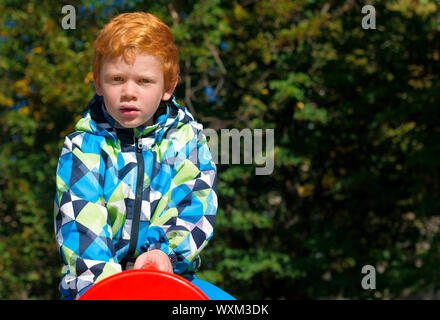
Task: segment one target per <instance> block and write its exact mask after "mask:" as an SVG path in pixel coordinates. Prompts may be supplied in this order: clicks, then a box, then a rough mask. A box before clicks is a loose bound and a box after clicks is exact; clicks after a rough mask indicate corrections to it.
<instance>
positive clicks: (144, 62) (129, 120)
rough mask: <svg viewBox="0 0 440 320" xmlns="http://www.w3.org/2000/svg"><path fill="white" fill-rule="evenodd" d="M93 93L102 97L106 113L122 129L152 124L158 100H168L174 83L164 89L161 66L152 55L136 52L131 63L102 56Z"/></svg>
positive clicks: (120, 58)
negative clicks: (102, 59) (168, 88)
mask: <svg viewBox="0 0 440 320" xmlns="http://www.w3.org/2000/svg"><path fill="white" fill-rule="evenodd" d="M95 88H96V93H97V94H98V95H100V96H104V102H105V106H106V108H107V111H108V113H109V114H110V115H111V116H112V117H113V119H115V120H116V121H118V122H119V124H121V125H122V126H123V127H125V128H135V127H137V126H140V125H144V126H147V125H148V126H149V125H153V124H154V123H153V115H154V113H155V112H156V110H157V108H158V107H159V104H160V101H161V100H165V101H166V100H168V99H170V97H171V95H172V93H173V91H174V88H175V85H174V86H172V88H171V89H170V90H169V91H167V92H165V91H164V77H163V72H162V65H161V63H160V62H159V60H158V59H157V58H156V57H154V56H152V55H145V54H138V55H136V59H135V61H134V63H133V64H132V65H130V64H127V63H126V62H125V61H124V59H123V58H122V56H121V57H119V58H116V59H108V58H105V59H104V61H103V64H102V67H101V72H100V76H99V79H96V78H95Z"/></svg>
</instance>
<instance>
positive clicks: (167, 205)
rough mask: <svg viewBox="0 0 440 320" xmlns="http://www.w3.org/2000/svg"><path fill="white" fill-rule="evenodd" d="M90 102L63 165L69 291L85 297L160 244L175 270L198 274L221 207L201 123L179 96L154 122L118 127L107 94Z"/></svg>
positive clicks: (59, 217)
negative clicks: (107, 108)
mask: <svg viewBox="0 0 440 320" xmlns="http://www.w3.org/2000/svg"><path fill="white" fill-rule="evenodd" d="M87 107H88V109H87V111H86V112H85V113H84V116H83V118H82V119H81V120H79V121H78V123H77V124H76V126H75V132H74V133H72V134H70V135H68V136H67V137H66V138H65V141H64V146H63V149H62V151H61V155H60V158H59V162H58V168H57V176H56V194H55V206H54V215H55V234H56V240H57V244H58V248H59V252H60V255H61V257H62V259H63V261H64V267H63V271H62V273H63V276H62V279H61V283H60V291H61V294H62V297H63V298H67V299H76V298H78V297H79V296H80V295H81V294H82V293H83V292H84V291H85V290H87V289H88V288H89V287H90V286H91V285H93V284H94V283H96V282H98V281H100V280H102V279H104V278H105V277H108V276H110V275H112V274H115V273H117V272H120V271H121V270H124V268H125V266H126V263H127V262H128V263H129V262H131V263H132V262H134V260H135V258H136V257H137V256H138V255H139V254H141V253H142V252H146V251H149V250H152V249H160V250H162V251H164V252H165V253H166V254H167V255H168V256H169V258H170V261H171V263H172V266H173V270H174V272H175V273H177V274H182V275H184V274H186V273H191V272H194V271H195V270H196V269H197V268H198V267H199V265H200V258H199V253H200V251H201V250H202V249H203V248H204V247H205V246H206V244H207V243H208V241H209V240H210V238H211V237H212V235H213V228H214V221H215V214H216V211H217V190H216V189H217V174H216V166H215V164H214V162H213V161H212V157H211V153H210V151H209V148H208V145H207V140H206V137H205V135H204V134H203V133H202V129H203V127H202V125H201V124H199V123H197V122H195V121H194V118H193V116H192V115H191V114H190V113H189V111H188V110H187V109H186V108H185V107H183V106H180V105H178V104H177V103H176V101H175V99H174V97H173V98H172V99H170V101H167V102H166V113H165V112H164V113H162V114H161V115H160V116H159V117H158V118H157V120H156V122H155V124H154V125H152V126H147V127H137V128H134V129H126V128H122V127H119V125H118V123H117V122H115V120H114V119H113V118H111V116H110V115H109V114H108V113H107V112H106V111H105V106H104V103H103V99H102V97H100V96H98V95H95V96H94V97H93V99H92V100H91V101H90V103H89V105H88V106H87Z"/></svg>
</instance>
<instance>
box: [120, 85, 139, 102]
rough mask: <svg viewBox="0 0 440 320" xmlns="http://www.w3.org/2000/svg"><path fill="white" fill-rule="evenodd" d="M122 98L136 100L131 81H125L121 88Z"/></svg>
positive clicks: (134, 89)
mask: <svg viewBox="0 0 440 320" xmlns="http://www.w3.org/2000/svg"><path fill="white" fill-rule="evenodd" d="M122 96H123V97H125V98H127V99H133V98H136V88H135V85H134V84H133V83H132V82H131V81H127V82H126V83H125V84H124V87H123V88H122Z"/></svg>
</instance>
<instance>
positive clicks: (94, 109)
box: [75, 94, 194, 141]
mask: <svg viewBox="0 0 440 320" xmlns="http://www.w3.org/2000/svg"><path fill="white" fill-rule="evenodd" d="M162 104H164V105H165V106H162ZM154 119H155V123H154V124H153V125H151V126H138V127H136V128H124V127H122V126H121V125H120V124H119V123H118V122H117V121H116V120H115V119H113V118H112V117H111V116H110V114H108V113H107V112H106V108H105V104H104V99H103V97H102V96H99V95H97V94H95V95H94V96H93V98H92V99H91V100H90V102H89V103H88V105H87V110H86V111H85V112H84V114H83V117H82V118H81V119H80V120H79V121H78V122H77V123H76V125H75V131H76V132H78V131H79V132H81V131H82V132H89V133H92V134H95V135H98V136H105V137H110V138H111V139H113V140H115V141H116V140H117V134H116V129H118V130H124V131H128V132H130V131H131V132H132V134H133V135H134V136H135V137H141V136H146V135H150V134H153V133H154V135H155V140H157V139H159V140H161V138H162V136H163V135H164V134H165V133H166V131H168V130H169V129H171V128H173V127H175V126H176V125H177V124H178V123H179V122H180V123H189V122H192V121H194V117H193V116H192V115H191V113H190V112H189V111H188V109H187V108H186V107H184V106H181V105H179V104H178V103H177V102H176V98H175V96H174V95H173V96H172V97H171V99H169V100H168V101H162V102H161V105H160V106H159V108H158V109H157V111H156V114H155V116H154Z"/></svg>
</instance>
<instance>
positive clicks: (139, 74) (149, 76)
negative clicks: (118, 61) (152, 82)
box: [104, 70, 156, 79]
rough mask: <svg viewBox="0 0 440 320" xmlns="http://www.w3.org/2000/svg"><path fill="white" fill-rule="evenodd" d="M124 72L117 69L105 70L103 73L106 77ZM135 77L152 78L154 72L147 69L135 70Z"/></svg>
mask: <svg viewBox="0 0 440 320" xmlns="http://www.w3.org/2000/svg"><path fill="white" fill-rule="evenodd" d="M124 74H125V73H124V72H123V71H119V70H110V71H107V72H104V75H105V76H106V77H114V76H120V75H124ZM134 75H135V77H144V78H151V79H154V78H156V77H155V74H154V73H149V72H148V71H144V72H136V73H135V74H134Z"/></svg>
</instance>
